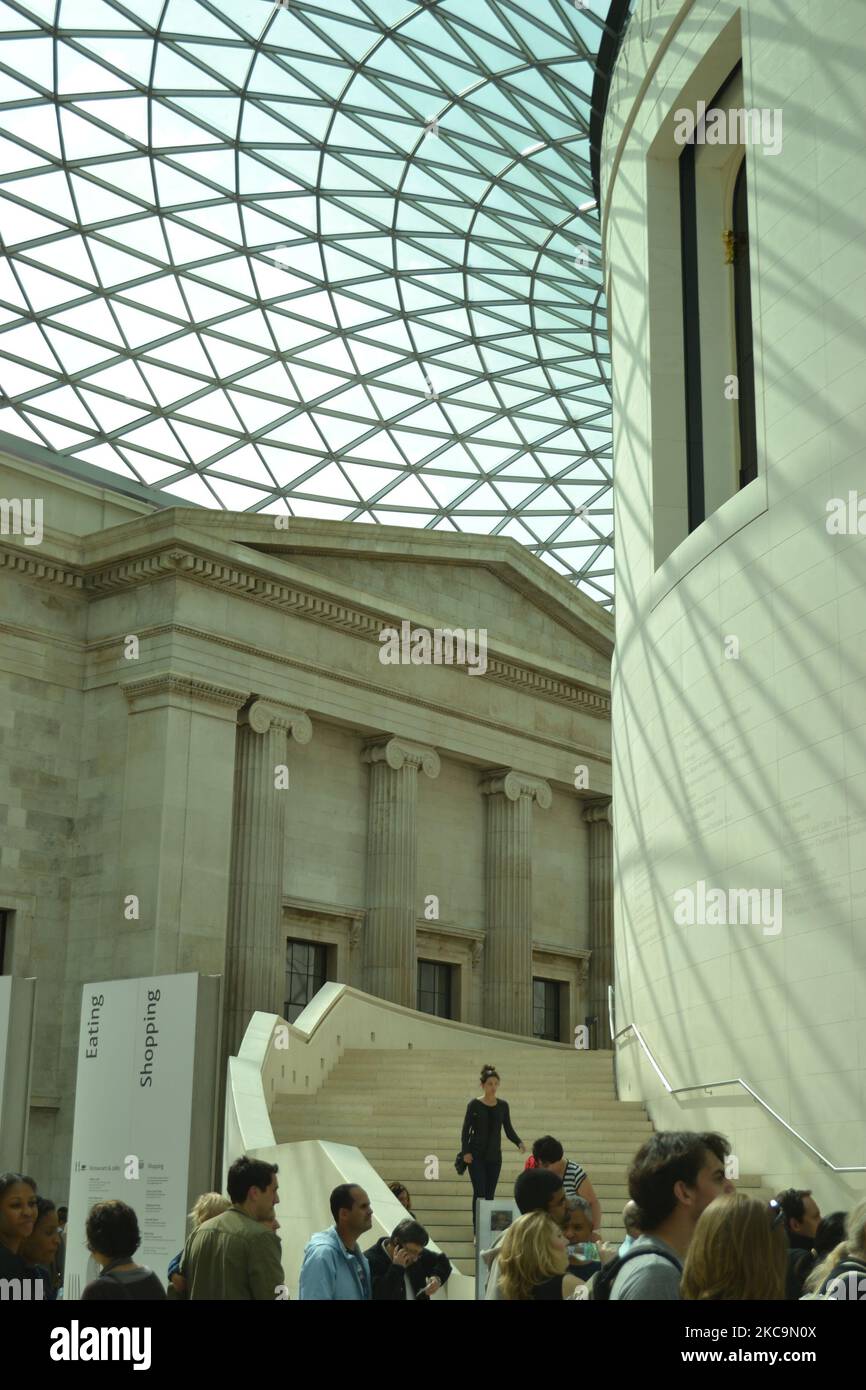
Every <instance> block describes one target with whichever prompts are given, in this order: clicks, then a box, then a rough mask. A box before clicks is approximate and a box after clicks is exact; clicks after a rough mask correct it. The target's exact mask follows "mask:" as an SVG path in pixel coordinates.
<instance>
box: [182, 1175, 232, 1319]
mask: <svg viewBox="0 0 866 1390" xmlns="http://www.w3.org/2000/svg"><path fill="white" fill-rule="evenodd" d="M230 1206H231V1202H230V1201H229V1199H228V1197H224V1196H223V1194H222V1193H221V1192H203V1193H202V1195H201V1196H200V1197H198V1198H197V1199H196V1201H195V1203H194V1205H193V1209H192V1211H191V1212H190V1214H189V1219H190V1221H191V1222H192V1230H193V1231H196V1230H198V1228H199V1226H203V1225H204V1223H205V1221H211V1220H213V1218H214V1217H215V1216H222V1214H223V1212H224V1211H228V1209H229V1207H230ZM182 1254H183V1251H182V1250H181V1251H180V1252H179V1253H178V1254H177V1255H175V1257H174V1259H173V1260H172V1262H171V1264H170V1265H169V1267H168V1281H169V1283H170V1284H171V1285H173V1287H174V1288H175V1289H176V1290H177V1292H178V1293H179V1294H183V1293H185V1292H186V1280H185V1279H184V1277H183V1275H182V1274H181V1273H179V1270H180V1259H181V1255H182Z"/></svg>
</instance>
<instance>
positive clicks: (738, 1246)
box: [680, 1192, 788, 1302]
mask: <svg viewBox="0 0 866 1390" xmlns="http://www.w3.org/2000/svg"><path fill="white" fill-rule="evenodd" d="M787 1264H788V1242H787V1240H786V1239H785V1231H784V1228H783V1226H782V1223H781V1221H778V1220H777V1219H776V1218H775V1214H774V1212H773V1210H772V1208H770V1207H768V1206H767V1204H766V1202H762V1201H760V1200H759V1198H757V1197H750V1196H749V1194H748V1193H747V1192H730V1193H726V1194H725V1196H723V1197H716V1198H715V1199H714V1200H713V1201H712V1202H710V1204H709V1206H707V1207H705V1208H704V1210H703V1211H702V1212H701V1215H700V1217H699V1218H698V1222H697V1225H696V1226H695V1231H694V1235H693V1236H692V1239H691V1242H690V1244H689V1250H688V1254H687V1255H686V1260H685V1264H684V1266H683V1277H682V1282H681V1285H680V1288H681V1293H682V1296H683V1298H687V1299H702V1300H716V1301H718V1300H722V1301H725V1302H727V1301H735V1302H738V1301H740V1300H741V1299H747V1300H748V1299H763V1300H768V1299H769V1300H774V1299H781V1298H784V1296H785V1275H786V1271H787Z"/></svg>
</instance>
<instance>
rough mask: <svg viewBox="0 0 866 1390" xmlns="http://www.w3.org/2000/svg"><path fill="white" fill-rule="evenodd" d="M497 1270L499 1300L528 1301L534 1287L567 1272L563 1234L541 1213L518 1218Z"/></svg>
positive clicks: (504, 1247)
mask: <svg viewBox="0 0 866 1390" xmlns="http://www.w3.org/2000/svg"><path fill="white" fill-rule="evenodd" d="M532 1171H533V1170H532V1169H530V1172H532ZM498 1269H499V1291H500V1293H501V1294H502V1297H503V1298H506V1299H510V1300H512V1301H513V1300H515V1299H528V1298H529V1297H530V1296H531V1292H532V1289H533V1288H535V1286H536V1285H537V1284H542V1283H544V1280H545V1279H551V1278H552V1277H553V1276H554V1274H564V1273H565V1272H566V1270H567V1269H568V1250H567V1242H566V1239H565V1236H564V1235H563V1233H562V1230H561V1229H560V1227H559V1226H557V1224H556V1222H555V1221H551V1219H550V1217H549V1216H548V1215H547V1213H546V1212H543V1211H532V1212H528V1213H527V1214H526V1215H525V1216H520V1217H518V1219H517V1220H516V1221H515V1222H513V1224H512V1225H511V1226H509V1228H508V1230H507V1231H506V1232H505V1236H504V1237H503V1240H502V1245H501V1246H500V1253H499V1262H498Z"/></svg>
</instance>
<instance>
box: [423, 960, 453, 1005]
mask: <svg viewBox="0 0 866 1390" xmlns="http://www.w3.org/2000/svg"><path fill="white" fill-rule="evenodd" d="M452 971H453V966H450V965H442V964H441V963H440V962H439V961H434V960H419V962H418V1008H419V1009H420V1011H421V1013H422V1014H435V1015H436V1017H437V1018H451V1017H452V1014H451V978H452Z"/></svg>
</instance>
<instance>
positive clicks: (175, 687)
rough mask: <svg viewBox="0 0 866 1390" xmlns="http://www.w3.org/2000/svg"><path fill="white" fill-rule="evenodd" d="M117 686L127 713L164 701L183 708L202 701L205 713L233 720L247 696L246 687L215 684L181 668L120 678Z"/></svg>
mask: <svg viewBox="0 0 866 1390" xmlns="http://www.w3.org/2000/svg"><path fill="white" fill-rule="evenodd" d="M120 689H121V690H122V691H123V694H124V696H125V698H126V700H127V703H128V704H129V712H130V714H141V713H143V712H144V711H145V710H153V709H159V708H161V707H162V706H164V705H175V706H178V707H182V708H184V709H189V707H190V706H191V705H202V706H206V707H209V708H208V709H207V713H208V714H215V715H217V716H218V717H221V718H223V719H231V720H234V719H236V718H237V711H238V710H239V709H240V707H241V705H243V704H245V702H246V701H247V700H248V699H249V697H250V693H249V691H248V690H236V689H235V688H234V686H230V685H217V684H216V683H215V682H214V681H207V680H202V679H201V678H200V677H198V676H188V675H186V674H185V673H184V672H181V671H150V672H148V673H147V675H143V676H134V677H133V678H132V679H131V680H126V681H121V682H120Z"/></svg>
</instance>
